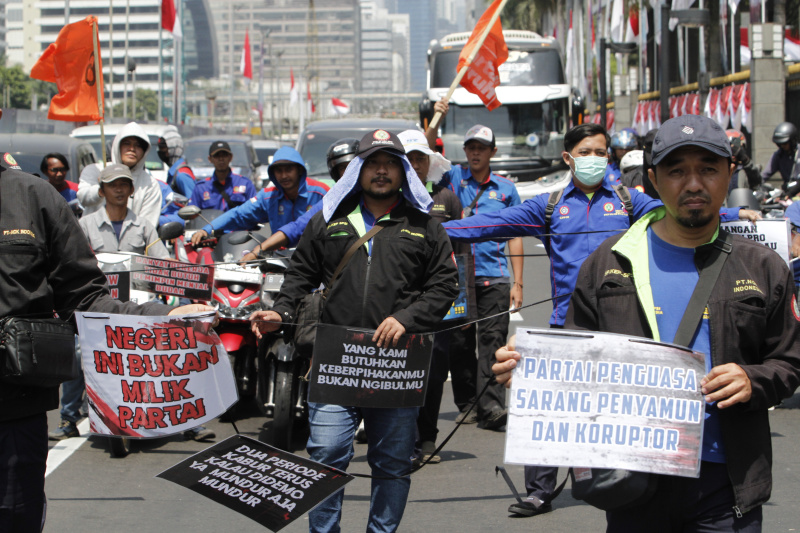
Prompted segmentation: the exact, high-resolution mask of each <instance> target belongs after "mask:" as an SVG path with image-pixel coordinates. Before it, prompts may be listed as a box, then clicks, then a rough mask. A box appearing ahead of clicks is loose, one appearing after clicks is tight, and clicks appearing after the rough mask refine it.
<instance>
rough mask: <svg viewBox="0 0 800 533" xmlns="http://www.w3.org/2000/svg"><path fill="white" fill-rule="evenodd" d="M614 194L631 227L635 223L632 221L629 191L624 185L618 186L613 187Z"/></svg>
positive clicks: (631, 204) (631, 203)
mask: <svg viewBox="0 0 800 533" xmlns="http://www.w3.org/2000/svg"><path fill="white" fill-rule="evenodd" d="M614 192H615V193H617V196H619V199H620V201H622V205H623V206H624V207H625V211H627V212H628V221H629V222H630V225H631V226H633V223H634V222H636V221H635V220H634V219H633V201H632V200H631V191H629V190H628V188H627V187H626V186H625V185H624V184H619V185H615V186H614Z"/></svg>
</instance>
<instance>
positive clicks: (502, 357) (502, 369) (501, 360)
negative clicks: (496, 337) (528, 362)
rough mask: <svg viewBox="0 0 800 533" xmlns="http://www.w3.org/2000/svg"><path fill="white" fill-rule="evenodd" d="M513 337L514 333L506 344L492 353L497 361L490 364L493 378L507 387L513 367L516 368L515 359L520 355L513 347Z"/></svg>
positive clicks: (514, 336) (508, 386)
mask: <svg viewBox="0 0 800 533" xmlns="http://www.w3.org/2000/svg"><path fill="white" fill-rule="evenodd" d="M515 339H516V335H512V336H511V338H510V339H508V344H507V345H505V346H501V347H500V348H498V350H497V351H496V352H495V353H494V357H495V359H497V362H496V363H495V364H493V365H492V373H494V378H495V379H496V380H497V382H498V383H499V384H501V385H505V386H506V388H507V389H510V388H511V376H512V374H513V373H514V369H515V368H517V361H519V360H520V358H521V357H522V356H521V355H520V354H519V352H517V351H516V350H515V349H514V342H515Z"/></svg>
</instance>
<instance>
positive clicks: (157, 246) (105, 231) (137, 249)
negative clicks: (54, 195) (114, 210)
mask: <svg viewBox="0 0 800 533" xmlns="http://www.w3.org/2000/svg"><path fill="white" fill-rule="evenodd" d="M78 223H79V224H80V226H81V229H82V230H83V232H84V233H85V234H86V237H87V238H88V239H89V245H90V246H91V247H92V250H94V252H95V253H99V252H132V253H135V254H142V255H147V256H150V257H157V258H159V259H168V258H169V253H168V252H167V248H166V247H165V246H164V243H163V242H161V241H160V240H159V238H158V233H157V232H156V229H155V228H154V227H153V225H152V224H150V222H149V221H147V220H145V219H144V218H142V217H140V216H137V215H136V214H135V213H134V212H133V211H131V210H130V209H128V214H127V215H125V219H124V220H123V221H122V231H120V234H119V240H117V234H116V233H115V232H114V227H113V226H112V225H111V220H110V219H109V218H108V213H107V212H106V210H105V208H103V209H100V210H99V211H95V212H94V213H92V214H90V215H87V216H85V217H83V218H81V219H80V220H79V221H78ZM148 246H149V248H148Z"/></svg>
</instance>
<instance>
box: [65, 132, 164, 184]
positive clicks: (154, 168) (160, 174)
mask: <svg viewBox="0 0 800 533" xmlns="http://www.w3.org/2000/svg"><path fill="white" fill-rule="evenodd" d="M139 125H140V126H141V127H142V128H143V129H144V131H145V133H147V137H148V138H149V139H150V150H149V151H148V152H147V159H146V160H145V163H144V167H145V168H146V169H147V170H149V171H150V174H152V175H153V177H154V178H156V179H157V180H161V181H166V180H167V171H168V170H169V167H168V166H167V165H166V164H164V162H163V161H161V159H159V157H158V138H159V137H162V136H163V135H164V134H165V133H166V132H168V131H178V128H176V127H175V126H173V125H171V124H139ZM123 126H124V124H105V125H104V126H103V129H104V130H105V136H106V145H107V146H111V142H112V141H113V140H114V137H116V136H117V133H119V130H120V129H122V127H123ZM70 135H71V136H72V137H75V138H78V139H83V140H85V141H88V142H90V143H91V144H92V146H94V151H95V153H96V154H97V157H98V159H100V158H101V157H102V154H103V150H102V146H101V143H102V141H101V140H100V126H81V127H80V128H75V129H74V130H72V133H71V134H70ZM108 157H110V156H108Z"/></svg>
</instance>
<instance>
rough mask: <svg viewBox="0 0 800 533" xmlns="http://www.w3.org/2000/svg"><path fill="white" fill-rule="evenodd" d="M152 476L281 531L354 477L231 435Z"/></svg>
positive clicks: (252, 440)
mask: <svg viewBox="0 0 800 533" xmlns="http://www.w3.org/2000/svg"><path fill="white" fill-rule="evenodd" d="M156 477H160V478H162V479H166V480H167V481H172V482H173V483H176V484H178V485H181V486H182V487H186V488H188V489H190V490H193V491H194V492H196V493H198V494H200V495H202V496H205V497H206V498H208V499H209V500H212V501H215V502H217V503H219V504H221V505H224V506H225V507H227V508H229V509H232V510H234V511H236V512H237V513H239V514H242V515H244V516H246V517H248V518H250V519H251V520H254V521H256V522H258V523H259V524H261V525H262V526H264V527H266V528H267V529H269V530H271V531H280V530H281V529H283V528H284V527H286V526H288V525H289V524H291V523H292V522H294V521H295V520H297V519H298V518H299V517H301V516H303V515H304V514H305V513H307V512H309V511H310V510H312V509H313V508H314V507H316V506H317V505H319V504H320V502H322V501H324V500H325V499H327V498H328V497H329V496H331V495H332V494H334V493H336V492H338V491H340V490H342V489H343V488H344V486H345V485H346V484H348V483H349V482H350V481H352V480H353V477H352V476H350V475H348V474H347V473H345V472H342V471H340V470H336V469H335V468H331V467H329V466H325V465H323V464H321V463H317V462H314V461H312V460H310V459H304V458H302V457H298V456H296V455H292V454H291V453H288V452H284V451H281V450H279V449H277V448H273V447H272V446H268V445H266V444H264V443H262V442H259V441H257V440H255V439H251V438H248V437H244V436H242V435H234V436H232V437H229V438H227V439H225V440H224V441H222V442H220V443H217V444H215V445H213V446H211V447H210V448H206V449H205V450H203V451H201V452H200V453H197V454H195V455H193V456H191V457H189V458H188V459H186V460H185V461H181V462H180V463H178V464H176V465H175V466H173V467H171V468H168V469H167V470H165V471H163V472H161V473H160V474H158V475H157V476H156Z"/></svg>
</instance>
